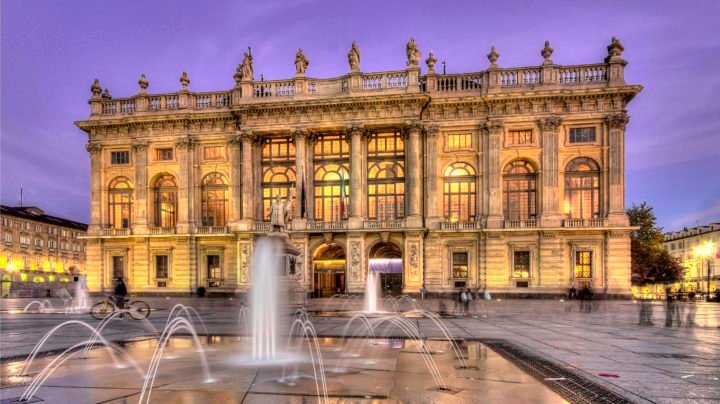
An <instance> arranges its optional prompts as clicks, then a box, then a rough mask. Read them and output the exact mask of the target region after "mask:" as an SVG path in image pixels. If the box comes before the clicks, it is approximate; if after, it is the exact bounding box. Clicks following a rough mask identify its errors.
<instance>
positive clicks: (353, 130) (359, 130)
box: [345, 124, 368, 143]
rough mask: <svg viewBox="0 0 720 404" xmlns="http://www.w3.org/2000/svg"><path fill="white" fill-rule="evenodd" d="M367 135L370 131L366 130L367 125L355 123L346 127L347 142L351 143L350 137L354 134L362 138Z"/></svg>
mask: <svg viewBox="0 0 720 404" xmlns="http://www.w3.org/2000/svg"><path fill="white" fill-rule="evenodd" d="M367 135H368V132H367V130H365V125H362V124H353V125H350V126H348V127H346V128H345V141H346V142H347V143H350V139H351V138H352V137H353V136H360V137H361V138H362V137H363V136H367Z"/></svg>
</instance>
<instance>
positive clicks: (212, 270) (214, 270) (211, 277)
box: [207, 255, 222, 288]
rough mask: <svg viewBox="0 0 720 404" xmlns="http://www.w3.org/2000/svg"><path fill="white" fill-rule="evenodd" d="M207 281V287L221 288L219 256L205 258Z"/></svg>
mask: <svg viewBox="0 0 720 404" xmlns="http://www.w3.org/2000/svg"><path fill="white" fill-rule="evenodd" d="M207 279H208V287H211V288H216V287H219V286H222V266H221V265H220V256H219V255H208V256H207Z"/></svg>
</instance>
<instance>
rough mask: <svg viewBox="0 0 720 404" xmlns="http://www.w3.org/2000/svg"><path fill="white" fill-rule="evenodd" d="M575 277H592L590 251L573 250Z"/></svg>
mask: <svg viewBox="0 0 720 404" xmlns="http://www.w3.org/2000/svg"><path fill="white" fill-rule="evenodd" d="M575 277H576V278H592V251H575Z"/></svg>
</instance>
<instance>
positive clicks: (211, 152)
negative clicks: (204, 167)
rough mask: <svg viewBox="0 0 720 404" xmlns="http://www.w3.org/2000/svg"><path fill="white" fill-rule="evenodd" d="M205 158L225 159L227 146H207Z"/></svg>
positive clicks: (204, 152)
mask: <svg viewBox="0 0 720 404" xmlns="http://www.w3.org/2000/svg"><path fill="white" fill-rule="evenodd" d="M203 158H204V159H205V160H224V159H225V148H224V147H223V146H205V147H204V148H203Z"/></svg>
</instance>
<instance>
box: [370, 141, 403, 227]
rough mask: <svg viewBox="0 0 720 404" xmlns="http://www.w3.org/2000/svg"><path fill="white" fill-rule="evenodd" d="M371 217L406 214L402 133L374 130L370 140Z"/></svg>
mask: <svg viewBox="0 0 720 404" xmlns="http://www.w3.org/2000/svg"><path fill="white" fill-rule="evenodd" d="M367 160H368V163H367V164H368V177H367V178H368V218H369V219H377V220H392V219H400V218H403V217H405V169H404V167H405V142H404V141H403V138H402V135H400V133H397V132H395V133H392V132H391V133H373V134H372V135H370V140H369V142H368V156H367Z"/></svg>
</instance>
